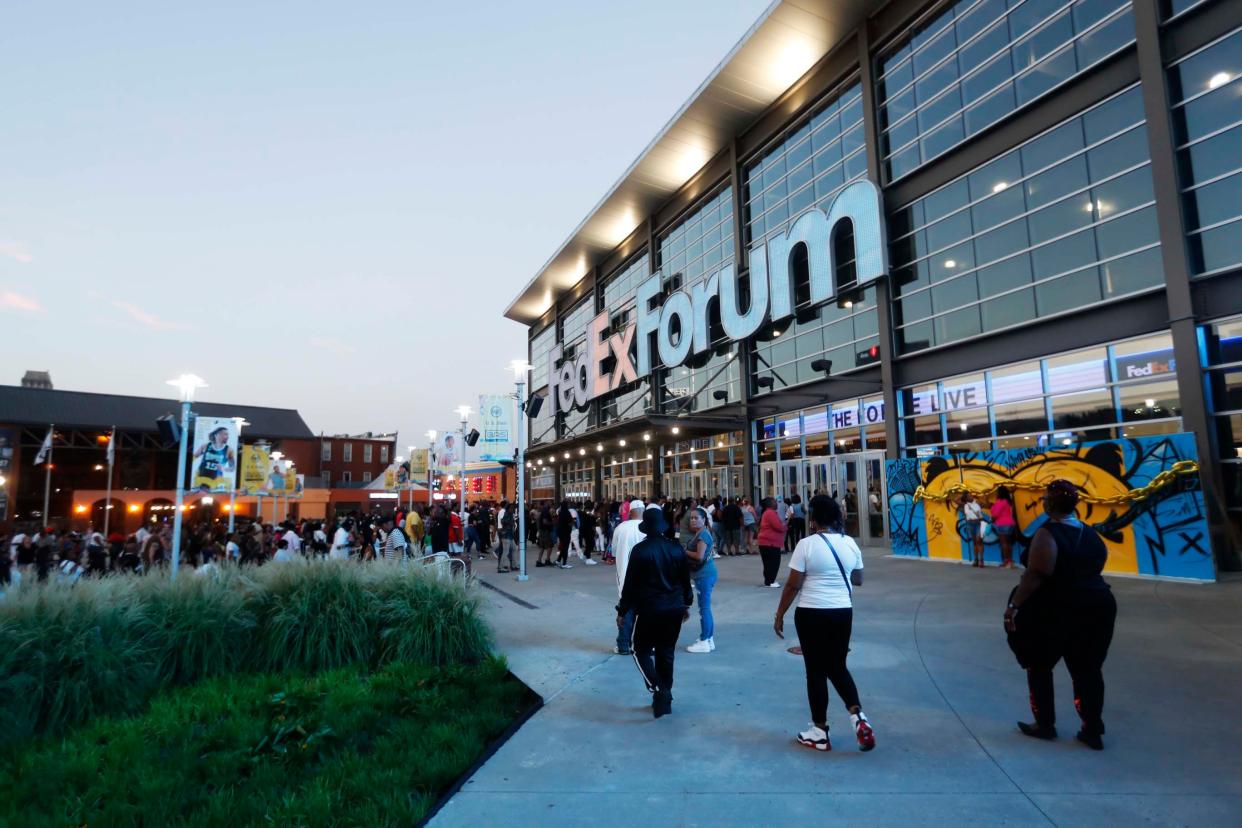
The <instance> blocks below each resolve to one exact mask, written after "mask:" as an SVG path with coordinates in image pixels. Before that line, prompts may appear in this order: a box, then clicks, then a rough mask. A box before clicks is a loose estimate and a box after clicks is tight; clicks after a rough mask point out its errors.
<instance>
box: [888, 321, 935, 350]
mask: <svg viewBox="0 0 1242 828" xmlns="http://www.w3.org/2000/svg"><path fill="white" fill-rule="evenodd" d="M933 336H934V334H933V332H932V323H931V321H930V320H928V321H925V322H916V323H914V324H912V325H907V326H906V327H904V328H900V329H899V330H898V332H897V347H898V349H899V350H900V351H901V352H902V353H912V352H914V351H921V350H923V349H924V348H930V347H931V346H932V337H933Z"/></svg>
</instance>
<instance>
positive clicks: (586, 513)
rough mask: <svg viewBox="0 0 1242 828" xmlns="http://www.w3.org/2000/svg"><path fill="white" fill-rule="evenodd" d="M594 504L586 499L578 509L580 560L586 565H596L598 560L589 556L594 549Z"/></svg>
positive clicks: (595, 524)
mask: <svg viewBox="0 0 1242 828" xmlns="http://www.w3.org/2000/svg"><path fill="white" fill-rule="evenodd" d="M596 526H597V522H596V517H595V505H594V504H593V503H591V502H590V501H588V502H587V503H586V504H584V505H583V507H582V508H581V509H579V510H578V542H579V543H580V544H581V545H582V560H583V563H585V564H586V565H587V566H597V565H598V564H599V561H597V560H595V559H594V558H592V557H591V553H593V552H594V551H595V527H596Z"/></svg>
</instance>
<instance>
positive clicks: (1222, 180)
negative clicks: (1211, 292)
mask: <svg viewBox="0 0 1242 828" xmlns="http://www.w3.org/2000/svg"><path fill="white" fill-rule="evenodd" d="M1169 99H1170V103H1171V104H1172V106H1173V132H1174V135H1173V140H1174V141H1175V142H1176V144H1177V161H1178V168H1179V175H1180V178H1181V185H1182V207H1183V215H1184V216H1185V221H1186V234H1187V242H1188V247H1189V249H1190V267H1191V273H1193V274H1195V275H1211V274H1214V273H1217V272H1219V271H1221V270H1224V269H1228V268H1231V267H1236V266H1237V265H1239V264H1242V245H1239V244H1238V239H1239V237H1240V234H1242V29H1238V30H1235V31H1234V32H1232V33H1231V34H1229V35H1226V36H1225V37H1223V38H1221V39H1220V40H1217V41H1215V42H1214V43H1211V44H1209V45H1207V46H1205V47H1204V48H1202V49H1200V50H1198V51H1196V52H1194V53H1192V54H1190V55H1187V56H1186V57H1184V58H1182V59H1181V60H1180V61H1178V62H1177V63H1176V64H1174V65H1173V66H1171V67H1169Z"/></svg>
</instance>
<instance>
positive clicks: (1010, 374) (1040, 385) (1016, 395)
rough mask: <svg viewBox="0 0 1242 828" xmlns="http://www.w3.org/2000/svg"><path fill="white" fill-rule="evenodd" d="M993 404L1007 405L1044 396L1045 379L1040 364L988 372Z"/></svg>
mask: <svg viewBox="0 0 1242 828" xmlns="http://www.w3.org/2000/svg"><path fill="white" fill-rule="evenodd" d="M988 376H989V380H990V382H991V384H992V390H991V392H990V393H991V397H992V402H995V403H1007V402H1014V401H1016V400H1027V399H1034V398H1035V397H1040V396H1043V393H1044V378H1043V373H1042V372H1041V371H1040V369H1039V363H1038V362H1024V363H1022V364H1020V365H1010V366H1009V367H1007V368H998V369H997V370H995V371H989V372H988Z"/></svg>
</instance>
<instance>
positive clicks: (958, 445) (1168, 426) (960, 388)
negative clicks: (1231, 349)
mask: <svg viewBox="0 0 1242 828" xmlns="http://www.w3.org/2000/svg"><path fill="white" fill-rule="evenodd" d="M1176 365H1177V363H1176V361H1175V360H1174V358H1173V339H1172V336H1171V335H1170V334H1168V333H1160V334H1153V335H1151V336H1146V337H1139V338H1136V339H1130V340H1126V341H1122V342H1116V343H1113V344H1110V345H1101V346H1099V347H1096V348H1088V349H1085V350H1080V351H1074V352H1072V353H1066V354H1059V355H1056V356H1050V357H1047V358H1046V359H1040V360H1031V361H1030V362H1025V363H1020V364H1017V365H1007V366H1003V367H999V368H993V369H991V370H988V371H980V372H977V373H973V374H965V375H962V376H957V377H952V378H949V379H945V380H942V381H940V382H934V383H929V384H927V385H921V386H912V387H909V388H903V389H901V391H900V393H899V394H898V404H899V405H900V407H901V414H902V419H901V438H902V446H903V447H904V448H905V454H906V455H907V456H910V457H917V456H925V455H932V454H944V453H957V452H963V451H987V450H990V449H994V448H996V449H1010V448H1025V447H1032V448H1034V447H1042V446H1050V445H1058V444H1065V445H1069V444H1071V443H1077V442H1083V441H1090V440H1112V439H1117V438H1122V437H1139V436H1143V435H1149V434H1167V433H1173V432H1177V431H1181V430H1182V421H1181V413H1182V412H1181V404H1180V402H1179V398H1178V393H1177V372H1176Z"/></svg>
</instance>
